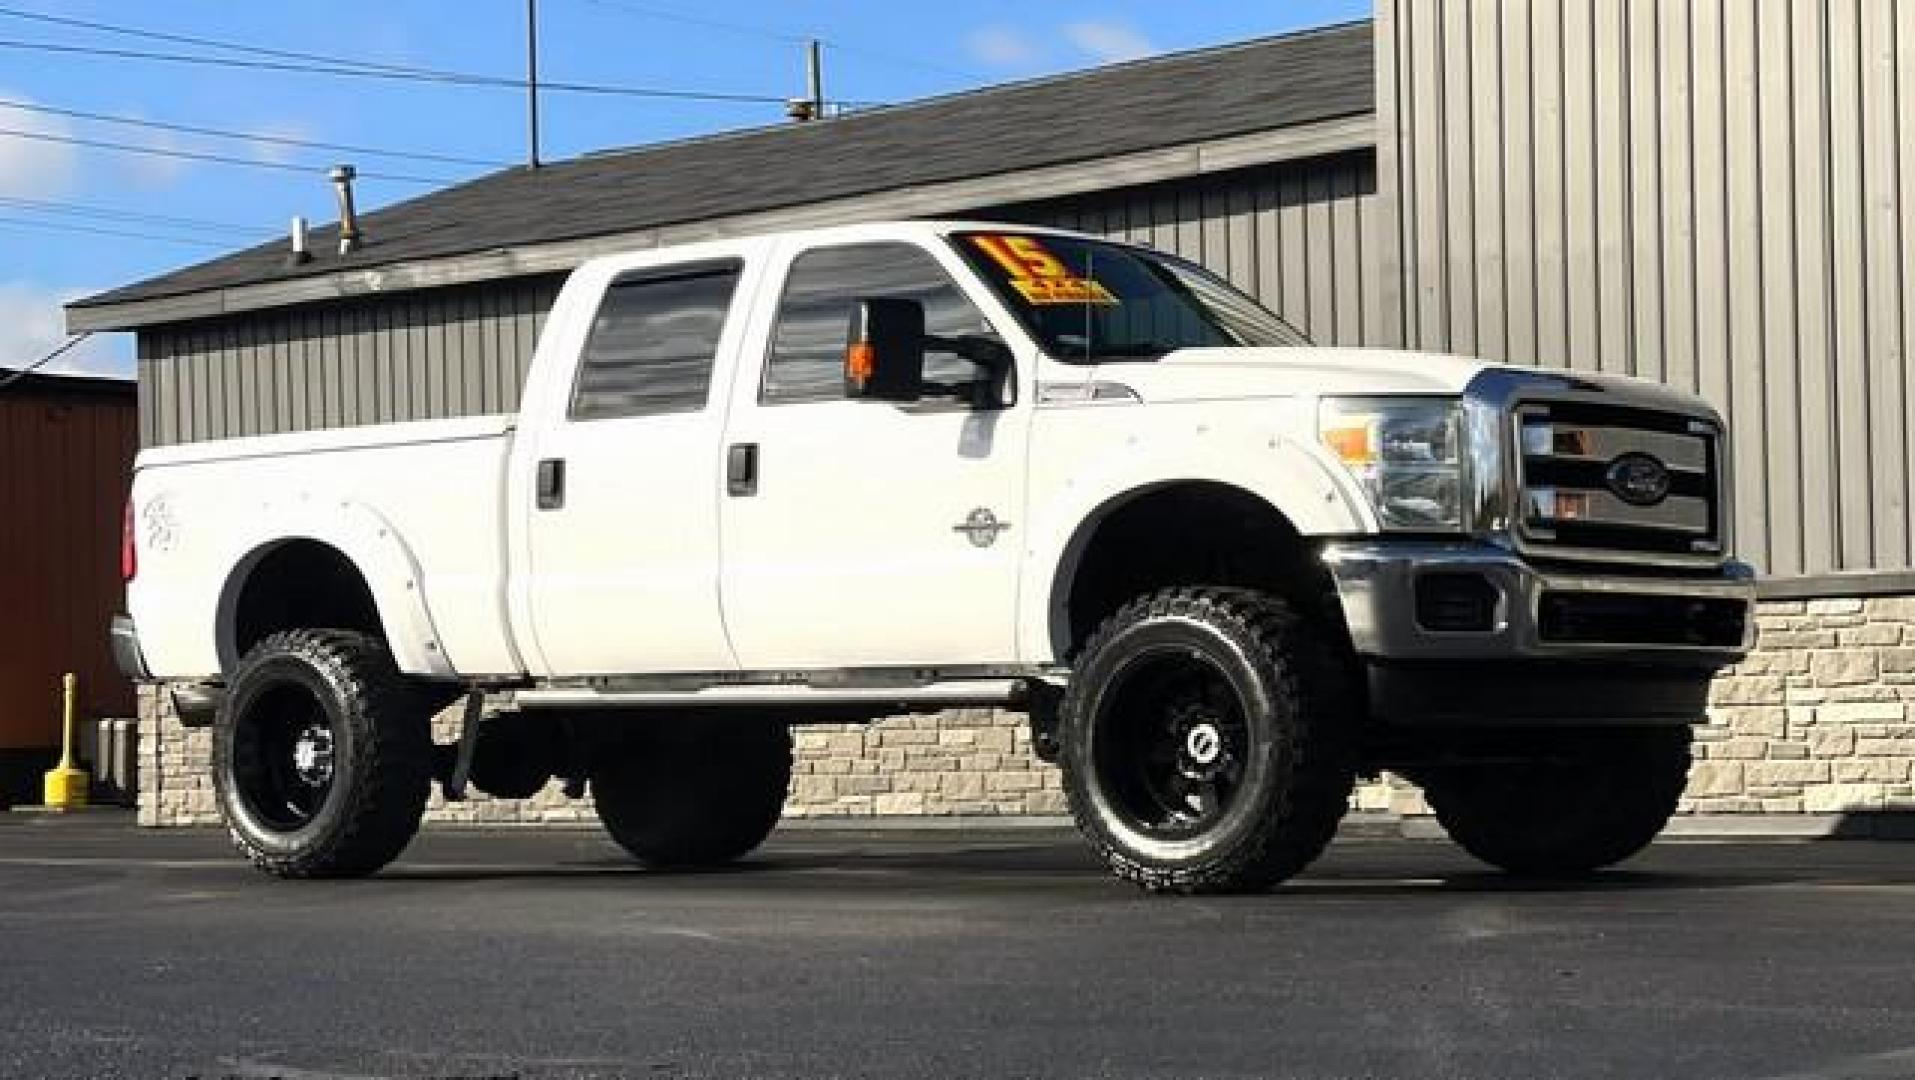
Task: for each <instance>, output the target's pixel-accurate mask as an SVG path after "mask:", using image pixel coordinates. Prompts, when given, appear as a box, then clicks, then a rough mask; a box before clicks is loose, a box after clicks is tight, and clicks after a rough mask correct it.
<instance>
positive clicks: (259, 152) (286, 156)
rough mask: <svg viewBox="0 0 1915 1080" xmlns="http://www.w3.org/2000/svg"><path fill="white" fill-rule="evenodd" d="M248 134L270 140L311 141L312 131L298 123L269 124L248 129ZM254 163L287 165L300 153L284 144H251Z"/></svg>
mask: <svg viewBox="0 0 1915 1080" xmlns="http://www.w3.org/2000/svg"><path fill="white" fill-rule="evenodd" d="M247 134H249V135H255V136H263V137H265V138H268V139H308V140H309V139H311V138H312V137H313V136H312V131H311V129H309V128H307V127H305V126H304V125H302V124H297V123H279V124H267V125H265V126H258V127H253V128H250V129H248V131H247ZM251 146H252V154H253V160H254V161H264V162H266V163H267V164H270V165H286V164H289V163H291V162H292V161H293V160H294V155H295V154H297V153H298V150H296V149H295V148H294V147H291V146H287V145H285V144H284V143H272V142H256V143H253V144H251Z"/></svg>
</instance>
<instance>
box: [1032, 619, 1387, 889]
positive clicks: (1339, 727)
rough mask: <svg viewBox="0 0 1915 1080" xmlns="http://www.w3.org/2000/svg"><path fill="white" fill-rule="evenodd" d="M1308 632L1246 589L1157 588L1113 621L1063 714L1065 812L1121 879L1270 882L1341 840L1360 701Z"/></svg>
mask: <svg viewBox="0 0 1915 1080" xmlns="http://www.w3.org/2000/svg"><path fill="white" fill-rule="evenodd" d="M1335 656H1336V654H1335V652H1334V651H1333V649H1332V647H1331V645H1330V643H1329V642H1328V641H1327V640H1326V639H1325V637H1324V636H1323V634H1322V633H1321V631H1320V629H1319V628H1318V627H1314V626H1312V625H1310V624H1309V623H1307V622H1306V621H1304V620H1303V619H1301V618H1300V617H1298V615H1297V614H1296V613H1295V611H1294V610H1293V609H1292V608H1291V607H1290V606H1289V605H1288V604H1287V603H1285V602H1284V601H1282V600H1279V599H1277V598H1275V597H1271V596H1268V595H1265V594H1262V593H1257V592H1251V591H1248V590H1243V589H1222V588H1177V589H1166V590H1163V591H1161V592H1157V593H1153V594H1151V595H1149V596H1145V597H1143V598H1141V599H1139V600H1136V601H1133V602H1132V603H1130V604H1128V605H1126V606H1125V607H1123V608H1122V609H1121V610H1119V611H1118V612H1117V613H1116V614H1115V615H1113V616H1111V617H1110V619H1109V620H1107V621H1106V622H1105V623H1104V624H1103V625H1102V626H1101V627H1100V628H1099V629H1098V630H1097V632H1096V633H1095V634H1093V635H1092V636H1091V639H1090V641H1089V642H1088V643H1087V644H1086V645H1085V647H1084V649H1083V651H1082V653H1081V654H1080V655H1079V657H1078V659H1077V663H1076V665H1075V671H1074V672H1073V675H1072V678H1071V682H1070V686H1069V688H1068V689H1067V690H1066V691H1065V695H1064V700H1063V703H1062V708H1061V715H1060V734H1061V737H1062V741H1063V752H1062V757H1061V764H1062V765H1063V769H1064V790H1065V794H1066V796H1067V797H1068V799H1069V802H1070V807H1071V814H1072V816H1073V817H1074V818H1075V819H1076V821H1077V825H1078V828H1079V830H1080V831H1082V832H1083V834H1084V836H1085V837H1086V838H1087V839H1088V840H1089V841H1090V843H1091V846H1092V847H1094V848H1095V849H1096V850H1097V852H1098V854H1099V855H1101V856H1103V858H1104V861H1105V862H1106V863H1107V864H1108V865H1109V866H1110V868H1111V870H1112V871H1113V872H1115V873H1116V874H1117V875H1118V876H1119V877H1122V878H1126V879H1128V880H1130V881H1134V882H1136V883H1137V884H1139V885H1142V886H1143V887H1144V888H1146V889H1149V890H1152V891H1160V892H1240V891H1251V890H1257V889H1262V888H1266V887H1268V886H1270V885H1273V884H1275V883H1276V882H1279V881H1281V880H1283V879H1284V878H1286V877H1289V876H1290V875H1292V874H1294V873H1296V872H1298V871H1299V870H1301V869H1303V867H1304V866H1306V865H1308V864H1309V863H1310V861H1311V860H1313V859H1315V858H1316V857H1317V855H1318V854H1320V853H1321V852H1322V850H1323V848H1324V846H1325V845H1326V844H1328V843H1329V841H1330V838H1331V836H1332V835H1334V834H1335V832H1336V827H1337V823H1338V822H1339V821H1341V820H1342V817H1343V813H1344V811H1345V810H1346V809H1347V807H1348V805H1349V797H1350V788H1351V785H1352V783H1353V781H1354V774H1355V768H1354V764H1353V762H1354V755H1353V746H1354V736H1355V722H1356V719H1357V711H1358V710H1357V709H1356V699H1355V695H1354V692H1353V691H1352V689H1351V687H1350V685H1349V679H1348V677H1347V675H1346V674H1345V672H1344V669H1343V666H1342V665H1340V664H1338V663H1337V662H1336V659H1335Z"/></svg>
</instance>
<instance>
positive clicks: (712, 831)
mask: <svg viewBox="0 0 1915 1080" xmlns="http://www.w3.org/2000/svg"><path fill="white" fill-rule="evenodd" d="M629 723H630V724H632V725H633V726H634V727H635V728H636V729H637V730H635V731H634V732H632V733H630V734H628V735H626V736H624V737H622V738H620V739H618V740H616V741H615V742H613V743H610V744H608V745H607V746H605V747H603V748H601V749H600V751H599V753H598V761H597V762H596V764H595V765H594V767H593V770H592V800H593V804H594V805H595V806H596V807H597V808H598V817H599V821H601V822H602V823H604V825H605V831H606V832H608V833H610V834H611V837H612V839H613V840H615V841H617V842H618V845H619V846H620V847H622V848H624V849H625V850H626V851H627V852H629V853H630V854H631V855H632V857H633V858H635V859H637V860H638V861H639V862H641V863H643V864H645V865H646V866H652V867H659V868H691V867H700V866H716V865H720V864H722V863H728V862H731V861H732V860H734V859H737V858H739V857H740V856H742V855H744V854H746V853H747V852H749V851H751V850H752V849H753V848H756V847H757V846H758V845H759V844H761V843H763V842H764V840H765V837H767V836H769V835H770V834H771V830H772V828H773V827H775V826H776V825H777V824H778V818H779V815H780V814H781V813H782V812H783V810H784V804H785V793H786V790H787V789H788V788H789V787H790V785H791V729H790V728H788V727H786V726H785V725H783V724H775V723H759V722H731V721H727V720H722V719H716V718H713V719H688V720H681V721H669V720H659V719H652V718H642V719H634V720H631V721H629Z"/></svg>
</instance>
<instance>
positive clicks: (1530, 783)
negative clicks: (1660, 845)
mask: <svg viewBox="0 0 1915 1080" xmlns="http://www.w3.org/2000/svg"><path fill="white" fill-rule="evenodd" d="M1689 745H1690V732H1689V729H1688V728H1686V727H1650V728H1617V729H1613V730H1600V731H1578V732H1565V733H1562V734H1559V735H1551V736H1544V737H1542V741H1541V743H1540V744H1539V745H1538V746H1537V748H1536V749H1537V752H1538V759H1537V760H1535V761H1532V762H1527V763H1522V764H1511V765H1462V766H1452V767H1448V768H1443V769H1434V770H1430V771H1428V772H1426V773H1423V774H1420V775H1418V776H1417V777H1416V779H1417V780H1419V781H1420V782H1421V783H1422V785H1423V793H1424V795H1425V797H1427V798H1428V800H1429V803H1430V808H1431V809H1432V810H1434V811H1436V818H1437V820H1438V821H1439V822H1441V823H1442V825H1443V828H1444V830H1445V831H1447V832H1448V833H1449V835H1450V839H1452V840H1455V841H1456V842H1457V843H1458V844H1460V845H1462V847H1463V848H1464V850H1466V851H1468V852H1469V853H1470V854H1472V855H1474V856H1476V857H1477V858H1479V859H1481V860H1483V861H1484V862H1486V863H1489V864H1490V865H1492V866H1496V867H1499V868H1501V869H1503V870H1506V871H1508V872H1509V873H1512V874H1522V875H1525V876H1534V877H1567V876H1574V875H1579V874H1587V873H1590V872H1592V871H1595V870H1600V869H1602V868H1603V867H1605V866H1610V865H1613V864H1615V863H1619V862H1621V861H1623V860H1624V859H1627V858H1628V857H1630V856H1631V855H1634V854H1635V853H1636V852H1638V851H1641V850H1642V849H1643V848H1644V847H1646V846H1648V844H1649V842H1650V841H1651V840H1654V839H1655V838H1656V834H1657V833H1659V832H1661V831H1662V828H1663V826H1664V825H1666V824H1668V822H1669V817H1670V815H1671V814H1673V813H1675V811H1676V803H1677V801H1678V800H1679V799H1681V797H1682V791H1683V787H1684V785H1685V784H1686V783H1687V782H1688V777H1689V762H1690V751H1689Z"/></svg>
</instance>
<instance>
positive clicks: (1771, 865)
mask: <svg viewBox="0 0 1915 1080" xmlns="http://www.w3.org/2000/svg"><path fill="white" fill-rule="evenodd" d="M571 854H573V857H572V858H564V857H561V858H559V859H556V860H554V861H553V862H552V863H550V864H545V865H540V864H538V863H537V862H536V861H535V860H534V859H527V860H525V861H524V862H522V863H521V862H518V861H516V860H515V861H514V862H513V863H511V864H509V865H472V864H468V865H456V864H454V865H443V864H441V865H435V864H434V862H433V861H431V860H423V861H421V862H420V863H418V864H413V865H407V864H404V863H401V864H399V865H397V866H394V867H392V868H390V869H389V870H387V871H386V872H385V873H384V874H382V875H380V879H381V880H388V881H391V880H403V881H412V882H479V881H495V880H532V881H538V880H548V881H553V882H560V881H564V882H572V883H580V884H582V883H585V882H597V883H602V884H604V885H606V886H607V887H620V888H631V887H645V886H647V885H656V886H661V887H669V888H671V889H674V890H677V889H680V888H692V889H703V888H707V887H709V888H716V889H725V890H728V889H730V888H731V887H732V886H739V887H749V888H751V889H759V888H769V889H775V890H777V891H780V892H789V891H800V892H809V891H819V892H824V891H830V890H850V891H852V892H888V891H897V890H901V889H906V890H911V891H925V890H929V891H942V890H951V891H961V892H964V893H966V894H969V895H972V896H975V895H977V894H979V893H981V892H992V891H1003V892H1005V893H1007V894H1012V893H1018V892H1022V891H1024V890H1027V889H1031V888H1042V889H1054V888H1058V887H1064V888H1067V889H1070V890H1072V891H1075V890H1076V889H1077V888H1080V887H1081V888H1088V889H1094V890H1098V891H1107V892H1109V893H1110V895H1113V896H1119V897H1121V896H1128V895H1137V894H1135V893H1132V892H1131V891H1130V889H1129V887H1128V886H1125V885H1123V884H1122V883H1119V882H1117V881H1115V880H1113V879H1112V878H1111V877H1110V876H1109V874H1108V873H1107V871H1106V870H1105V869H1104V867H1103V866H1102V865H1101V864H1099V863H1098V862H1097V861H1096V860H1095V859H1094V858H1093V857H1092V856H1091V855H1090V853H1089V852H1088V851H1087V850H1085V849H1083V848H1082V847H1080V846H1078V845H1077V844H1076V843H1075V842H1073V841H1058V842H1041V841H1035V840H1033V841H1027V842H1004V843H990V844H971V845H967V844H964V843H961V842H957V841H955V840H941V839H940V840H935V841H923V842H921V843H918V844H903V843H888V844H883V845H870V846H867V845H861V844H857V843H846V844H845V845H844V846H843V847H842V848H836V849H834V848H832V847H831V846H830V845H828V844H825V843H820V842H816V841H810V842H807V843H806V844H805V845H804V847H803V848H802V849H797V850H794V849H792V848H790V847H783V848H781V847H779V846H778V845H776V844H774V845H773V846H772V847H770V848H768V849H767V850H765V851H762V852H760V853H758V854H755V855H753V856H751V857H750V858H748V859H746V860H744V861H741V862H739V863H735V864H733V865H730V866H726V867H719V868H707V869H697V870H677V869H652V868H646V867H641V866H639V865H637V864H636V863H633V862H630V861H628V860H626V859H624V858H623V857H621V856H619V855H616V854H611V853H608V854H606V855H604V856H602V857H601V856H596V855H590V856H586V857H582V858H581V857H578V855H581V854H583V853H571ZM1787 887H1802V888H1889V889H1896V890H1900V889H1915V847H1908V846H1904V845H1901V844H1883V843H1859V844H1857V843H1847V842H1816V843H1801V842H1793V843H1777V842H1765V843H1694V842H1674V843H1662V844H1658V845H1656V846H1655V847H1653V848H1652V849H1650V851H1648V852H1646V853H1645V854H1644V855H1642V856H1640V857H1639V858H1638V859H1636V860H1634V861H1632V862H1631V863H1628V864H1625V865H1624V866H1622V867H1620V868H1617V869H1613V870H1607V871H1603V872H1600V873H1596V874H1590V875H1586V876H1581V877H1570V878H1533V877H1518V876H1512V875H1507V874H1502V873H1499V872H1496V871H1494V870H1491V869H1488V868H1484V867H1481V866H1480V865H1478V864H1475V863H1474V862H1471V861H1469V860H1468V859H1467V857H1466V856H1463V855H1462V854H1461V853H1459V852H1457V851H1455V850H1454V849H1452V848H1450V847H1449V846H1448V845H1447V844H1443V843H1439V842H1430V841H1420V842H1419V841H1405V842H1396V841H1384V842H1376V841H1367V842H1356V843H1346V844H1339V845H1336V846H1333V847H1332V849H1331V851H1330V853H1329V854H1328V855H1326V857H1325V858H1324V859H1322V860H1321V861H1319V862H1318V863H1317V864H1315V865H1313V866H1312V867H1311V868H1309V869H1308V870H1307V871H1305V872H1304V873H1303V874H1301V875H1299V876H1298V877H1297V878H1294V879H1292V880H1291V881H1288V882H1286V883H1284V884H1283V885H1281V886H1279V887H1278V888H1277V889H1275V890H1273V891H1272V892H1271V893H1269V894H1263V895H1264V898H1266V899H1267V898H1269V897H1272V896H1274V897H1290V898H1297V899H1304V898H1308V897H1313V896H1314V897H1338V896H1340V897H1356V896H1399V897H1401V896H1418V895H1424V896H1444V895H1455V894H1483V895H1525V894H1652V893H1668V892H1693V891H1726V890H1739V889H1752V888H1787ZM1222 899H1226V900H1227V899H1229V898H1222ZM1243 899H1244V900H1246V901H1251V902H1254V901H1255V900H1256V899H1257V897H1256V896H1250V897H1245V898H1243Z"/></svg>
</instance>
